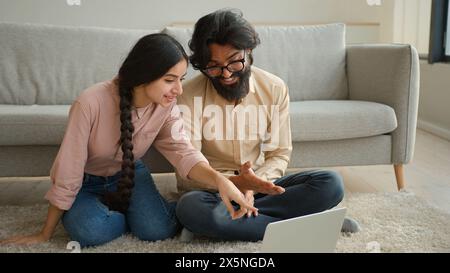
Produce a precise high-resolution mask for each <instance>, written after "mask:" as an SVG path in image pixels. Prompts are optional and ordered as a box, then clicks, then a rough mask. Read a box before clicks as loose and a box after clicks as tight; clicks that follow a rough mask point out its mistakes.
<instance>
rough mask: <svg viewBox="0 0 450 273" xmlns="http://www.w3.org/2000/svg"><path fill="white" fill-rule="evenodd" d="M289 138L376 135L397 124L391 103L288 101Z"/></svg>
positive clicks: (342, 137)
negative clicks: (290, 136)
mask: <svg viewBox="0 0 450 273" xmlns="http://www.w3.org/2000/svg"><path fill="white" fill-rule="evenodd" d="M289 107H290V109H289V112H290V117H291V119H290V121H291V131H292V141H323V140H338V139H350V138H360V137H370V136H377V135H382V134H386V133H390V132H392V131H394V130H395V128H397V119H396V116H395V112H394V109H392V108H391V107H389V106H387V105H385V104H380V103H374V102H367V101H345V100H336V101H297V102H291V103H290V106H289Z"/></svg>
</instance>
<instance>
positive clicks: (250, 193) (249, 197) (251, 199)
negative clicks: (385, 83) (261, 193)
mask: <svg viewBox="0 0 450 273" xmlns="http://www.w3.org/2000/svg"><path fill="white" fill-rule="evenodd" d="M254 194H255V193H254V192H253V191H246V192H244V196H245V199H246V200H247V201H248V202H249V203H250V204H251V205H252V206H253V205H254V204H255V197H254V196H253V195H254ZM252 214H253V215H254V216H255V217H256V216H258V211H256V212H252V211H247V217H250V216H252Z"/></svg>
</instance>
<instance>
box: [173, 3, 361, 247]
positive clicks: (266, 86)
mask: <svg viewBox="0 0 450 273" xmlns="http://www.w3.org/2000/svg"><path fill="white" fill-rule="evenodd" d="M259 42H260V41H259V38H258V35H257V33H256V31H255V30H254V28H253V27H252V26H251V25H250V24H249V22H247V21H246V20H245V19H244V18H243V17H242V13H241V12H240V11H237V10H219V11H216V12H214V13H211V14H208V15H206V16H204V17H202V18H201V19H200V20H199V21H198V22H197V23H196V25H195V29H194V33H193V35H192V39H191V41H190V43H189V47H190V49H191V51H192V55H191V56H190V61H191V63H192V65H193V67H194V68H195V69H198V70H200V71H201V72H202V74H201V75H199V76H197V77H195V78H194V79H192V80H191V81H189V82H187V83H186V84H185V85H184V94H183V95H182V96H181V97H180V98H179V99H178V105H179V107H180V110H181V111H182V112H183V118H184V120H185V126H186V128H187V131H190V132H191V141H192V143H193V144H194V146H195V147H196V148H197V149H199V150H201V151H202V153H203V154H204V155H205V157H206V158H207V159H208V161H209V162H210V164H211V166H212V167H213V168H214V169H216V170H218V171H220V172H222V173H223V174H225V175H228V176H229V178H230V180H231V181H233V182H234V183H235V184H236V185H237V186H238V188H239V185H241V184H243V181H246V182H251V181H258V182H260V181H261V180H263V181H265V182H266V183H274V184H276V185H277V186H280V187H282V188H284V189H285V192H284V193H281V192H282V191H279V192H277V193H278V194H274V195H266V194H261V193H254V192H253V191H251V190H248V189H247V188H245V187H244V188H242V187H240V189H241V191H242V192H243V193H244V195H245V197H246V198H247V199H248V200H250V201H251V202H253V203H254V205H255V207H256V208H257V209H259V211H258V212H257V213H254V214H253V215H252V214H251V212H247V211H245V210H241V212H242V215H244V214H245V217H242V218H239V219H234V220H233V219H231V217H230V216H229V214H227V210H226V207H225V206H224V204H223V202H222V201H221V199H220V196H219V195H218V194H217V193H216V192H214V189H208V188H207V187H206V185H202V184H200V183H198V182H196V181H186V180H183V179H181V178H180V176H177V179H178V188H179V190H180V191H189V190H190V192H188V193H186V194H184V195H183V196H182V197H181V198H180V200H179V202H178V205H177V216H178V218H179V220H180V221H181V223H182V224H183V225H184V226H185V227H186V228H187V229H188V230H189V231H191V232H193V233H194V234H199V235H204V236H209V237H214V238H218V239H225V240H246V241H258V240H261V239H262V238H263V236H264V232H265V228H266V226H267V225H268V224H269V223H271V222H274V221H279V220H284V219H289V218H293V217H298V216H302V215H306V214H311V213H317V212H320V211H324V210H327V209H330V208H333V207H335V206H336V205H337V204H339V203H340V202H341V201H342V198H343V195H344V189H343V183H342V178H341V177H340V176H339V175H338V174H337V173H335V172H332V171H308V172H302V173H297V174H292V175H288V176H284V175H285V170H286V168H287V166H288V163H289V159H290V155H291V151H292V143H291V129H290V123H289V93H288V88H287V86H286V84H285V83H284V82H283V80H281V79H280V78H278V77H276V76H274V75H272V74H270V73H268V72H266V71H263V70H261V69H259V68H257V67H254V66H252V63H253V56H252V50H253V49H255V48H256V46H257V45H258V44H259ZM193 189H197V190H193ZM280 193H281V194H280ZM357 229H358V227H357V223H356V222H354V221H351V220H349V219H346V221H345V222H344V226H343V230H344V231H350V232H352V231H353V232H354V231H357Z"/></svg>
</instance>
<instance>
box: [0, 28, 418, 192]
mask: <svg viewBox="0 0 450 273" xmlns="http://www.w3.org/2000/svg"><path fill="white" fill-rule="evenodd" d="M256 30H257V31H258V33H259V35H260V38H261V45H260V46H259V47H258V48H257V49H255V51H254V59H255V63H254V65H256V66H258V67H260V68H263V69H265V70H267V71H269V72H271V73H273V74H276V75H278V76H279V77H281V78H282V79H283V80H284V81H285V82H286V83H287V85H288V87H289V92H290V97H291V104H290V112H291V127H292V140H293V147H294V150H293V154H292V158H291V162H290V165H289V166H290V167H327V166H350V165H376V164H390V165H394V167H395V171H396V175H397V186H398V188H399V189H401V188H403V187H404V181H403V173H402V166H403V164H406V163H408V162H409V161H410V160H411V158H412V156H413V151H414V141H415V133H416V121H417V108H418V98H419V61H418V54H417V52H416V50H415V49H414V48H413V47H411V46H410V45H401V44H386V45H378V44H377V45H375V44H373V45H369V44H358V45H346V44H345V26H344V25H343V24H330V25H318V26H292V27H282V26H276V27H273V26H272V27H271V26H257V27H256ZM156 31H157V30H116V29H104V28H74V27H56V26H47V25H29V24H13V23H0V60H1V63H0V128H1V134H0V176H3V177H5V176H46V175H48V174H49V170H50V167H51V165H52V162H53V159H54V157H55V155H56V153H57V151H58V145H59V144H60V142H61V140H62V138H63V135H64V129H65V124H66V121H67V115H68V111H69V107H70V104H71V102H72V100H73V99H74V98H75V97H76V96H77V95H78V94H79V93H80V92H81V91H82V90H84V89H85V88H86V87H88V86H90V85H91V84H93V83H95V82H99V81H104V80H107V79H110V78H112V77H113V76H114V74H115V73H116V71H117V70H118V67H119V65H120V63H121V61H122V60H123V59H124V57H125V56H126V54H127V52H128V51H129V49H130V47H131V46H132V44H133V43H134V42H135V41H136V40H137V39H138V38H139V37H140V36H143V35H144V34H147V33H152V32H156ZM163 31H164V32H166V33H168V34H170V35H172V36H174V37H175V38H177V39H178V40H179V41H180V42H181V43H182V44H183V45H184V46H185V48H186V49H188V48H187V42H188V40H189V37H190V34H191V32H192V29H191V28H189V27H167V28H165V29H164V30H163ZM196 73H198V72H196V71H193V70H192V68H189V72H188V78H191V77H193V76H194V75H195V74H196ZM144 160H145V161H146V162H147V164H148V165H149V166H150V168H151V170H152V172H154V173H158V172H172V171H173V169H172V167H171V166H170V164H169V163H168V162H167V161H166V160H165V159H164V158H162V156H161V155H160V154H159V153H158V152H157V151H155V150H152V149H151V150H149V152H148V153H147V154H146V155H145V157H144Z"/></svg>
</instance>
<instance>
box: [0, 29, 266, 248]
mask: <svg viewBox="0 0 450 273" xmlns="http://www.w3.org/2000/svg"><path fill="white" fill-rule="evenodd" d="M187 64H188V63H187V55H186V53H185V52H184V50H183V48H182V46H181V45H180V44H179V43H178V42H177V41H176V40H175V39H173V38H172V37H170V36H168V35H165V34H151V35H147V36H145V37H143V38H141V39H140V40H139V41H138V42H137V44H136V45H135V46H134V47H133V49H132V50H131V52H130V53H129V55H128V56H127V58H126V59H125V61H124V63H123V64H122V66H121V67H120V70H119V73H118V76H117V77H116V78H115V79H114V80H112V81H107V82H103V83H98V84H96V85H94V86H92V87H90V88H88V89H87V90H85V91H84V92H83V93H82V94H81V95H80V96H79V97H78V98H77V99H76V100H75V102H74V103H73V105H72V107H71V110H70V113H69V122H68V125H67V129H66V133H65V136H64V139H63V142H62V144H61V147H60V150H59V152H58V155H57V157H56V159H55V162H54V164H53V167H52V169H51V173H50V176H51V179H52V182H53V185H52V187H51V189H50V190H49V191H48V193H47V194H46V199H48V200H49V203H50V204H49V209H48V215H47V220H46V222H45V225H44V227H43V229H42V231H41V232H39V233H38V234H34V235H29V236H17V237H12V238H10V239H7V240H5V241H3V242H2V243H39V242H44V241H47V240H49V239H50V238H51V236H52V234H53V232H54V230H55V227H56V225H57V224H58V222H59V221H60V219H61V218H62V223H63V225H64V227H65V229H66V230H67V231H68V233H69V235H70V237H71V239H72V240H75V241H78V242H79V243H80V245H81V246H82V247H85V246H95V245H100V244H104V243H107V242H109V241H111V240H113V239H115V238H117V237H119V236H121V235H123V234H124V233H126V232H128V231H130V232H131V233H132V234H133V235H135V236H136V237H138V238H140V239H142V240H149V241H156V240H163V239H166V238H170V237H172V236H174V235H175V234H176V232H177V231H178V230H179V227H180V226H179V222H178V220H177V219H176V216H175V207H176V204H175V202H172V203H170V202H167V201H166V200H165V199H164V198H163V197H162V196H161V195H160V194H159V192H158V191H157V189H156V187H155V184H154V182H153V179H152V177H151V175H150V172H149V170H148V169H147V168H146V166H145V165H144V164H143V163H142V161H141V160H136V161H135V159H139V158H141V157H142V156H143V155H144V154H145V152H146V151H147V150H148V148H149V147H150V146H151V145H154V146H155V147H156V148H157V149H158V150H159V151H160V152H161V153H162V154H163V155H164V156H165V157H166V158H167V159H168V160H169V161H170V163H171V164H173V165H174V166H175V167H176V168H177V170H178V171H179V172H180V174H181V175H183V176H184V177H186V178H188V177H189V178H191V179H194V180H198V181H202V182H205V183H209V184H210V185H213V186H214V187H216V188H217V189H218V190H219V193H220V195H221V197H222V198H223V200H224V202H225V204H226V206H227V209H228V211H229V212H230V214H231V216H232V218H239V217H241V216H242V215H243V214H245V212H247V211H252V212H255V213H256V211H257V209H256V208H254V207H253V206H252V205H250V203H249V202H248V201H247V200H246V199H245V197H244V196H243V194H242V193H241V192H240V191H239V189H238V188H237V187H236V186H235V185H234V184H233V183H232V182H231V181H230V180H228V179H226V178H225V177H223V176H221V175H220V174H219V173H218V172H216V171H215V170H213V169H212V168H211V167H210V166H209V164H208V162H207V160H206V159H205V157H204V156H203V155H202V154H201V153H200V152H198V151H197V150H195V149H194V148H193V147H192V145H191V144H190V142H189V140H187V139H186V138H180V137H177V138H174V137H173V136H172V134H173V132H172V131H173V129H174V128H180V130H178V131H176V130H175V133H177V134H178V135H183V133H184V132H183V129H182V126H179V125H180V122H181V119H180V112H179V110H178V107H177V106H176V97H177V96H178V95H180V94H181V93H182V87H181V81H182V80H183V77H184V75H185V74H186V69H187ZM181 124H182V123H181ZM241 186H242V185H241ZM247 186H248V185H247ZM251 187H253V186H251ZM256 190H258V189H256ZM259 190H262V191H266V190H268V189H267V185H264V189H261V188H260V189H259ZM269 190H270V189H269ZM231 201H235V202H236V203H238V204H239V205H240V209H239V210H235V208H234V207H233V206H232V205H231Z"/></svg>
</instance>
